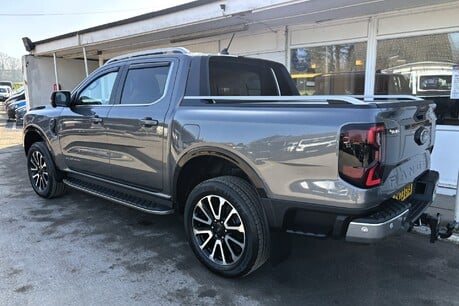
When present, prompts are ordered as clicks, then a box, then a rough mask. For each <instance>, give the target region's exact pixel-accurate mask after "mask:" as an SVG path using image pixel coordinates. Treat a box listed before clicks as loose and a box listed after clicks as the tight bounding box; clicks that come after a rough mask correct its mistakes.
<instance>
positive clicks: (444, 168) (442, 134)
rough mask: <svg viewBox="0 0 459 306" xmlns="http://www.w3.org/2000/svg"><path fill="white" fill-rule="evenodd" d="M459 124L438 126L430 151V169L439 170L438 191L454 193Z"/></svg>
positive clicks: (457, 162) (458, 169) (457, 161)
mask: <svg viewBox="0 0 459 306" xmlns="http://www.w3.org/2000/svg"><path fill="white" fill-rule="evenodd" d="M457 152H459V126H442V125H440V126H438V125H437V133H436V136H435V147H434V150H433V153H432V169H434V170H437V171H438V172H440V183H439V187H440V188H439V190H438V192H439V193H441V194H449V195H453V194H456V186H457V175H458V171H459V167H458V165H459V158H458V153H457Z"/></svg>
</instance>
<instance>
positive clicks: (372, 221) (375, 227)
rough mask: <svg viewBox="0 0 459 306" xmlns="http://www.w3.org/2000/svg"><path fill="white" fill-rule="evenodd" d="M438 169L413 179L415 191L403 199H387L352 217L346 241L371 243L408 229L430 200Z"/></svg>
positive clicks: (432, 197) (432, 196) (433, 192)
mask: <svg viewBox="0 0 459 306" xmlns="http://www.w3.org/2000/svg"><path fill="white" fill-rule="evenodd" d="M438 178H439V175H438V172H436V171H428V172H426V173H424V174H423V175H422V176H421V177H419V178H418V179H417V180H416V181H415V185H414V194H413V195H412V196H411V197H410V198H408V199H407V200H406V201H405V202H399V201H397V200H394V199H390V200H388V201H386V202H385V203H384V204H383V205H382V206H381V209H380V210H378V211H376V212H375V213H373V214H371V215H369V216H365V217H360V218H357V219H354V220H352V221H351V222H350V223H349V226H348V228H347V231H346V241H352V242H361V243H372V242H375V241H378V240H381V239H383V238H386V237H388V236H392V235H395V234H399V233H401V232H404V231H407V230H408V229H409V228H410V227H411V226H412V224H413V222H415V221H416V220H417V219H418V218H419V217H420V216H421V215H422V213H423V212H424V211H425V210H426V208H427V207H429V206H430V204H431V203H432V202H433V200H434V197H435V189H436V186H437V182H438Z"/></svg>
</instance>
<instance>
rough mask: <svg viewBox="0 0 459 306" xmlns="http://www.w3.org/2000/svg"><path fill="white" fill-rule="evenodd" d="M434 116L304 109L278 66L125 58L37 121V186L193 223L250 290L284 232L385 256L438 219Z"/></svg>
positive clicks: (383, 100)
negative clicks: (366, 246) (427, 213)
mask: <svg viewBox="0 0 459 306" xmlns="http://www.w3.org/2000/svg"><path fill="white" fill-rule="evenodd" d="M435 120H436V118H435V114H434V104H432V103H429V102H427V101H424V100H421V99H417V98H415V97H409V96H392V97H391V96H384V97H377V96H375V97H371V99H368V98H367V99H364V98H363V97H350V96H299V95H298V91H297V89H296V87H295V86H294V83H293V81H292V79H291V78H290V76H289V73H288V71H287V69H286V68H285V67H284V66H283V65H281V64H279V63H276V62H271V61H267V60H261V59H254V58H245V57H236V56H228V55H205V54H195V53H190V52H188V51H187V50H186V49H183V48H170V49H157V50H150V51H145V52H138V53H131V54H127V55H123V56H120V57H116V58H113V59H111V60H109V61H108V62H107V63H105V64H104V65H103V66H102V67H100V68H99V69H97V70H96V71H95V72H94V73H92V74H91V75H90V76H89V77H88V78H87V79H85V80H84V81H83V82H82V83H81V84H80V85H78V86H77V87H76V88H75V89H74V90H73V91H72V92H68V91H57V92H54V93H53V94H52V96H51V105H50V106H47V107H45V106H42V107H38V108H35V109H32V110H31V111H29V112H28V113H27V114H26V116H25V118H24V149H25V153H26V155H27V168H28V175H29V178H30V182H31V184H32V187H33V189H34V190H35V192H36V193H37V194H38V195H39V196H41V197H44V198H53V197H57V196H60V195H62V194H63V193H64V191H65V189H66V186H69V187H72V188H75V189H78V190H82V191H85V192H88V193H90V194H93V195H96V196H98V197H101V198H104V199H108V200H111V201H113V202H117V203H119V204H123V205H126V206H129V207H132V208H136V209H139V210H141V211H144V212H147V213H152V214H159V215H164V214H171V213H174V212H177V213H179V214H183V215H184V225H185V231H186V234H187V239H188V240H189V244H190V246H191V248H192V250H193V252H194V253H195V255H196V256H197V258H198V259H199V260H200V261H201V262H202V263H203V264H204V265H205V266H206V267H207V268H209V269H210V270H212V271H213V272H216V273H218V274H220V275H223V276H227V277H237V276H244V275H247V274H248V273H250V272H252V271H254V270H255V269H257V268H258V267H260V266H261V265H262V264H263V263H264V262H265V261H266V260H267V258H268V257H269V255H270V245H271V234H272V231H271V229H276V230H284V231H289V232H293V233H300V234H307V235H314V236H319V237H333V238H342V239H346V240H348V241H354V242H363V243H368V242H373V241H377V240H379V239H382V238H385V237H387V236H389V235H392V234H395V233H398V232H401V231H403V230H407V229H409V228H410V227H411V226H412V225H413V222H415V220H417V219H418V218H419V217H420V216H421V214H422V213H423V212H424V210H425V209H426V208H427V207H428V206H429V205H430V203H431V202H432V200H433V196H434V194H435V188H436V184H437V181H438V173H437V172H434V171H431V170H430V169H429V168H430V155H431V152H432V149H433V147H434V135H435Z"/></svg>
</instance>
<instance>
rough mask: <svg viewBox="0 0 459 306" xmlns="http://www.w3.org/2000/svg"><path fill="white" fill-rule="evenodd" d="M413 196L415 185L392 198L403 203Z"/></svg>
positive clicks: (408, 186) (407, 187)
mask: <svg viewBox="0 0 459 306" xmlns="http://www.w3.org/2000/svg"><path fill="white" fill-rule="evenodd" d="M412 194H413V184H408V185H406V186H405V188H403V189H402V190H401V191H399V192H397V193H396V194H394V195H393V196H392V198H394V199H396V200H399V201H402V202H403V201H405V200H406V199H407V198H408V197H409V196H410V195H412Z"/></svg>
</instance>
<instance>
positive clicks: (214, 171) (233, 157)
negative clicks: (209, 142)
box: [172, 147, 267, 212]
mask: <svg viewBox="0 0 459 306" xmlns="http://www.w3.org/2000/svg"><path fill="white" fill-rule="evenodd" d="M203 165H205V167H206V169H205V171H203V170H202V169H203V168H202V167H201V166H203ZM190 173H193V174H194V175H196V174H197V177H196V178H195V179H192V180H186V181H185V180H184V178H185V177H187V176H188V175H189V174H190ZM222 175H235V176H239V177H241V178H243V179H245V180H247V181H248V182H249V183H250V184H251V185H252V186H253V187H254V188H255V190H256V192H257V193H258V195H259V196H260V197H262V198H266V197H267V195H266V194H267V193H266V190H267V187H266V186H265V184H264V183H263V181H262V179H261V177H260V175H259V174H258V173H257V172H256V170H255V169H254V168H253V167H252V166H251V165H250V164H249V163H248V162H247V161H245V160H244V159H243V158H242V157H241V156H239V155H237V154H236V153H233V152H230V151H228V150H225V149H222V148H216V147H201V148H196V149H193V150H191V151H189V152H187V153H185V154H184V155H183V156H182V157H181V158H180V159H179V161H178V162H177V164H176V167H175V169H174V176H173V182H172V183H173V185H172V186H173V189H172V198H173V201H174V205H176V207H177V208H178V210H179V211H180V212H183V208H184V206H185V202H186V198H187V196H188V194H189V193H190V192H191V190H192V189H193V188H194V187H195V186H196V185H197V184H199V183H200V182H202V181H204V180H207V179H211V178H214V177H217V176H222Z"/></svg>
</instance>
